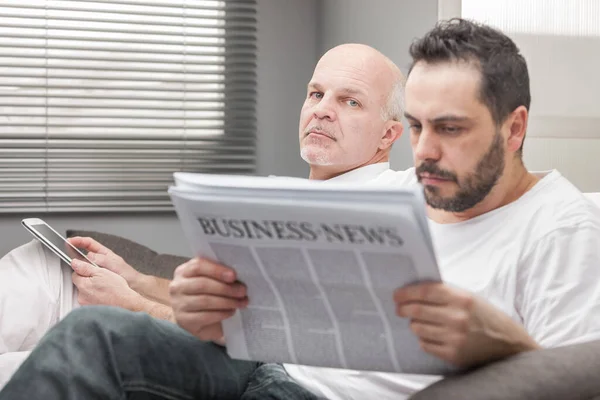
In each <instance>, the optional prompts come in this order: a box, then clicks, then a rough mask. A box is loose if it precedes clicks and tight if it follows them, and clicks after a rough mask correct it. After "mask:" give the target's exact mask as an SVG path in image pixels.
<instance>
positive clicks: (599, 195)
mask: <svg viewBox="0 0 600 400" xmlns="http://www.w3.org/2000/svg"><path fill="white" fill-rule="evenodd" d="M584 194H585V195H586V196H587V197H588V198H589V199H590V200H592V201H593V202H594V203H596V205H597V206H598V207H600V192H596V193H584Z"/></svg>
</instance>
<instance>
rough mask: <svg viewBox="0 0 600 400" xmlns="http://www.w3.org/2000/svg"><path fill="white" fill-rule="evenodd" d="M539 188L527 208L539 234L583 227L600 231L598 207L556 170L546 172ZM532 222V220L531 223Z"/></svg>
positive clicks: (599, 209)
mask: <svg viewBox="0 0 600 400" xmlns="http://www.w3.org/2000/svg"><path fill="white" fill-rule="evenodd" d="M539 183H540V184H542V187H541V188H539V190H537V191H536V192H535V193H534V196H532V198H531V200H532V201H531V202H530V205H529V207H525V209H529V210H530V211H531V213H532V217H533V218H534V220H535V222H537V225H538V226H539V225H542V226H543V227H544V228H545V229H540V233H542V232H544V233H548V232H549V231H553V230H557V229H562V228H575V227H578V226H582V225H595V226H596V227H597V229H598V230H600V207H599V206H598V203H595V202H594V201H593V200H592V198H591V197H590V196H589V195H588V194H586V193H582V192H581V191H580V190H579V189H578V188H577V187H576V186H575V185H573V184H572V183H571V182H570V181H569V180H568V179H567V178H565V177H564V176H562V175H561V174H560V173H559V172H558V171H552V172H550V173H548V174H547V175H546V176H545V177H544V178H542V179H541V180H540V182H539ZM532 222H534V221H532Z"/></svg>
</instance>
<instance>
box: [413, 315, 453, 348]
mask: <svg viewBox="0 0 600 400" xmlns="http://www.w3.org/2000/svg"><path fill="white" fill-rule="evenodd" d="M410 330H411V331H413V333H414V334H415V335H417V336H418V337H419V339H420V340H426V341H430V342H435V343H439V344H441V343H444V341H445V339H446V338H447V337H448V335H449V334H448V330H447V329H445V328H444V327H443V326H441V325H434V324H428V323H425V322H421V321H411V323H410Z"/></svg>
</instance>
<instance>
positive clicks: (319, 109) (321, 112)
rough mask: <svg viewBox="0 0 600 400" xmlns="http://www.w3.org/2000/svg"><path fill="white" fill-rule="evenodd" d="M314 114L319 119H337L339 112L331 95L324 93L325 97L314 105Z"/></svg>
mask: <svg viewBox="0 0 600 400" xmlns="http://www.w3.org/2000/svg"><path fill="white" fill-rule="evenodd" d="M313 115H314V116H315V118H317V119H326V120H328V121H335V119H336V118H337V114H336V112H335V106H334V104H333V100H332V99H331V97H330V96H328V95H324V96H323V98H322V99H321V100H320V101H319V102H318V103H317V104H315V106H314V109H313Z"/></svg>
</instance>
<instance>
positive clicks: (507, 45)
mask: <svg viewBox="0 0 600 400" xmlns="http://www.w3.org/2000/svg"><path fill="white" fill-rule="evenodd" d="M410 55H411V57H412V59H413V60H412V64H411V66H410V69H409V72H408V75H409V76H410V72H411V71H412V69H413V67H414V66H415V64H416V63H418V62H419V61H424V62H426V63H440V62H448V61H466V62H471V63H473V64H474V65H475V66H476V67H477V68H478V69H479V71H480V72H481V88H480V100H481V101H482V102H483V104H485V105H486V106H487V107H488V109H489V110H490V112H491V114H492V118H493V119H494V122H495V123H496V125H500V124H501V123H502V122H504V120H505V119H506V117H508V115H509V114H510V113H511V112H513V111H514V110H515V109H516V108H517V107H519V106H525V108H526V109H527V110H529V106H530V104H531V93H530V91H529V73H528V71H527V63H526V62H525V58H524V57H523V56H522V55H521V53H520V52H519V48H518V47H517V45H516V44H515V43H514V42H513V41H512V40H511V39H510V38H509V37H508V36H506V35H505V34H504V33H502V32H500V31H499V30H497V29H494V28H492V27H490V26H487V25H484V24H479V23H476V22H473V21H469V20H466V19H462V18H453V19H450V20H447V21H440V22H438V23H437V24H436V26H435V28H433V29H432V30H430V31H429V32H427V33H426V34H425V36H423V37H422V38H420V39H417V40H415V41H414V42H413V43H412V44H411V46H410ZM522 150H523V146H522V145H521V148H520V149H519V152H522Z"/></svg>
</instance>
